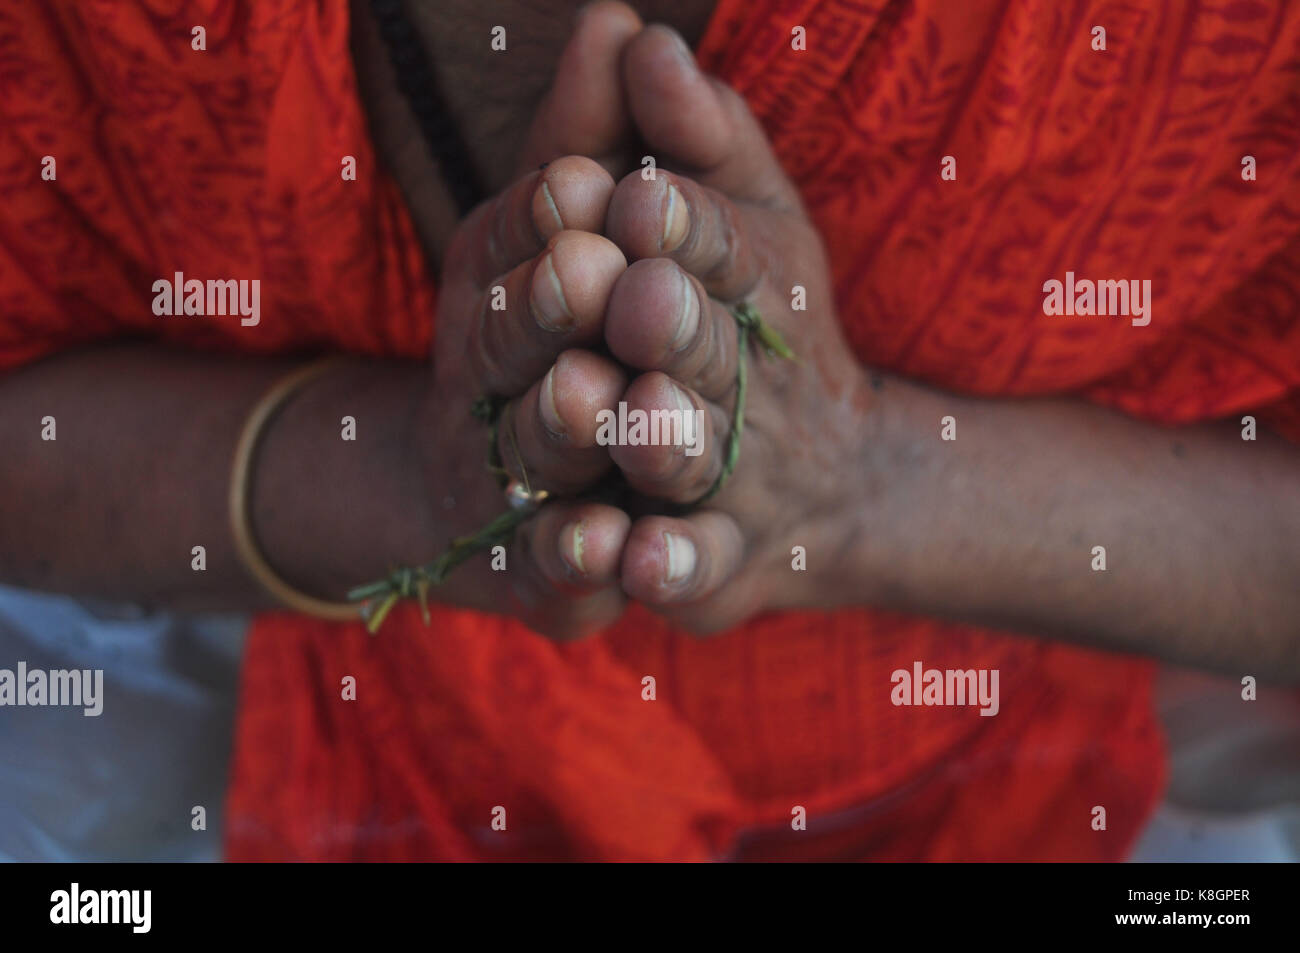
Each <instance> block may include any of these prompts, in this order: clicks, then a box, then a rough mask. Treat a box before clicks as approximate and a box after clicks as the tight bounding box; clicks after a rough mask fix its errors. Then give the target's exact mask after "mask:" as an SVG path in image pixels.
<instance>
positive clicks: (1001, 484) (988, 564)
mask: <svg viewBox="0 0 1300 953" xmlns="http://www.w3.org/2000/svg"><path fill="white" fill-rule="evenodd" d="M949 415H951V416H952V417H953V418H955V421H956V438H957V439H955V440H952V441H945V440H942V439H940V427H941V424H940V421H941V418H943V417H945V416H949ZM877 426H878V432H877V433H876V434H875V437H874V439H873V440H872V441H871V445H870V446H869V447H868V448H867V449H866V450H865V451H864V453H865V454H866V461H865V466H866V467H867V469H868V471H869V472H874V473H878V474H881V475H882V478H881V481H880V482H879V483H876V481H868V483H869V484H872V485H873V489H871V490H869V493H870V494H871V498H870V499H867V500H865V501H864V502H863V504H862V506H861V507H860V521H861V522H860V528H861V534H860V540H861V542H860V543H858V544H856V545H854V546H853V547H852V548H851V551H852V552H854V553H855V554H857V555H856V556H855V557H854V559H853V562H854V563H855V567H854V570H853V574H854V577H855V580H856V581H857V582H858V583H859V584H860V585H861V587H862V588H863V590H865V592H866V594H867V598H868V600H869V601H872V602H873V603H875V604H877V605H883V606H888V607H891V608H897V609H902V610H907V611H916V612H923V613H926V614H933V615H941V616H947V617H953V618H957V619H961V620H965V621H970V622H975V623H980V624H988V625H991V626H996V627H1004V628H1009V629H1013V630H1019V631H1022V632H1026V633H1030V634H1036V635H1045V636H1052V637H1059V638H1063V639H1067V640H1070V641H1075V642H1079V643H1082V644H1087V645H1092V646H1098V647H1105V648H1111V649H1116V650H1122V651H1126V652H1134V653H1141V654H1147V655H1152V656H1156V657H1160V658H1164V659H1167V660H1171V661H1175V662H1181V663H1185V664H1192V665H1201V666H1208V667H1212V668H1216V669H1219V670H1223V671H1228V672H1233V673H1259V672H1266V673H1268V674H1271V675H1275V676H1278V677H1286V678H1290V679H1296V678H1300V451H1297V449H1296V448H1295V447H1293V446H1291V445H1289V444H1286V443H1285V442H1284V441H1282V440H1280V439H1278V438H1276V437H1273V436H1270V435H1268V434H1267V433H1265V432H1263V431H1261V432H1260V434H1259V439H1258V440H1256V441H1253V442H1252V441H1243V440H1242V439H1241V434H1240V428H1239V427H1238V426H1235V425H1232V424H1221V425H1212V426H1195V427H1184V428H1178V429H1166V428H1159V427H1156V426H1152V425H1149V424H1144V423H1141V422H1138V421H1134V420H1131V419H1129V418H1126V417H1124V416H1122V415H1120V414H1117V413H1113V412H1110V411H1107V410H1104V409H1100V408H1096V407H1092V406H1089V405H1087V404H1085V403H1083V402H1080V401H1070V400H1021V401H1000V400H987V399H978V398H961V397H955V396H952V395H948V394H942V393H939V392H936V391H932V390H928V389H926V388H922V387H919V386H916V385H912V384H909V383H906V382H903V381H900V380H894V379H890V380H889V381H888V383H887V385H886V386H885V387H884V388H883V390H882V392H881V394H880V405H879V412H878V418H877ZM1094 547H1104V550H1105V553H1104V556H1105V569H1104V571H1103V570H1101V569H1100V568H1096V569H1094V566H1097V567H1100V560H1099V556H1100V553H1095V552H1094Z"/></svg>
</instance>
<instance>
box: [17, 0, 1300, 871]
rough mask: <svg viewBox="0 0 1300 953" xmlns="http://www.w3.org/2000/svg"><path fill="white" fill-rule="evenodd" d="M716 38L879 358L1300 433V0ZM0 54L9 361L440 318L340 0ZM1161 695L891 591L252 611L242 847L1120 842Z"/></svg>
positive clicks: (52, 36)
mask: <svg viewBox="0 0 1300 953" xmlns="http://www.w3.org/2000/svg"><path fill="white" fill-rule="evenodd" d="M195 23H202V24H204V25H205V26H206V28H207V41H208V51H207V52H206V53H196V52H193V51H192V50H191V49H190V31H191V27H192V26H193V25H194V24H195ZM795 25H801V26H803V27H805V29H806V32H807V37H808V50H807V51H806V52H797V51H793V50H791V48H790V30H791V27H792V26H795ZM1094 25H1102V26H1104V27H1105V29H1106V34H1107V50H1106V51H1105V52H1095V51H1093V50H1092V49H1091V46H1090V41H1091V29H1092V27H1093V26H1094ZM700 58H701V62H702V63H703V64H704V65H705V66H706V68H708V69H710V70H712V71H714V72H716V73H718V74H719V75H721V76H723V77H724V78H726V79H727V80H728V81H730V82H731V83H733V84H734V85H735V86H736V87H737V88H738V89H739V90H740V91H741V92H742V93H743V94H744V95H745V97H746V98H747V99H748V101H749V102H750V104H751V106H752V107H753V108H754V110H755V112H756V114H757V115H758V116H759V117H760V119H761V120H762V122H763V124H764V126H765V127H766V129H767V130H768V132H769V134H770V135H771V137H772V139H773V141H774V143H775V146H776V149H777V152H778V154H779V156H780V157H781V159H782V161H783V162H784V164H785V165H786V168H787V169H788V170H789V171H790V173H791V174H792V176H793V177H794V178H795V180H796V181H797V182H798V183H799V185H800V187H801V189H802V191H803V194H804V196H805V198H806V200H807V202H808V205H809V208H810V210H811V211H812V213H813V215H814V216H815V218H816V219H817V221H818V223H819V225H820V226H821V228H822V229H823V232H824V234H825V235H826V238H827V244H828V246H829V250H830V254H831V258H832V263H833V268H834V274H835V277H836V283H837V293H838V298H839V307H840V314H841V318H842V320H843V322H844V325H845V327H846V330H847V332H848V334H849V337H850V340H851V342H852V344H853V346H854V348H855V349H856V351H857V353H858V354H859V356H860V357H861V358H862V359H863V360H864V361H867V362H870V363H872V364H874V365H877V366H880V367H883V368H888V369H891V370H896V371H900V372H904V373H907V374H911V375H914V376H917V377H920V378H923V379H926V380H928V381H931V382H933V383H935V384H936V385H939V386H943V387H946V388H950V389H953V390H959V391H964V392H971V393H977V394H987V395H1002V396H1012V395H1014V396H1032V395H1041V394H1049V393H1051V394H1055V393H1072V394H1077V395H1080V396H1083V397H1086V398H1088V399H1091V400H1095V401H1099V402H1104V403H1107V404H1110V405H1112V406H1116V407H1119V408H1121V409H1123V410H1125V411H1127V412H1129V413H1131V414H1134V415H1136V416H1139V417H1142V418H1145V419H1149V420H1152V421H1156V422H1161V423H1173V422H1181V421H1193V420H1202V419H1207V418H1213V417H1225V416H1235V415H1237V414H1239V413H1244V412H1253V413H1257V414H1260V415H1261V416H1262V417H1264V418H1266V419H1271V420H1273V421H1275V422H1276V423H1277V424H1278V425H1279V426H1282V427H1285V428H1288V429H1290V430H1291V432H1292V433H1294V434H1298V435H1300V427H1297V426H1296V424H1297V423H1298V422H1300V413H1298V412H1297V408H1300V397H1298V396H1297V395H1300V277H1298V275H1300V158H1297V157H1298V156H1300V141H1298V140H1300V68H1298V67H1300V7H1297V6H1296V5H1288V4H1284V3H1281V2H1277V3H1266V2H1256V0H1225V2H1224V3H1222V4H1217V5H1210V4H1192V3H1186V4H1184V3H1174V2H1168V3H1152V4H1133V5H1125V4H1117V3H1111V2H1089V0H1073V2H1058V0H1004V2H998V3H992V2H976V0H971V2H964V3H951V2H947V0H913V2H877V3H866V2H852V0H802V2H794V0H723V2H722V3H721V4H720V6H719V8H718V10H717V11H716V12H715V14H714V17H713V20H712V22H711V24H710V27H709V29H708V32H707V34H706V36H705V38H704V40H703V42H702V45H701V49H700ZM0 83H2V84H3V90H2V91H0V92H2V95H0V114H2V115H3V117H4V122H3V124H0V196H2V197H3V202H0V315H2V316H3V321H0V366H16V365H18V364H21V363H23V362H26V361H30V360H33V359H35V358H37V357H40V356H42V355H45V354H49V353H54V352H57V351H59V350H62V349H65V348H69V347H73V346H76V345H80V344H87V343H92V342H96V341H104V340H109V339H115V338H120V337H122V336H125V335H140V336H148V337H153V338H163V339H167V340H170V341H174V342H178V343H183V344H185V345H187V346H191V347H195V348H203V349H215V348H223V349H238V350H242V351H246V352H249V353H257V354H267V353H279V352H285V351H290V350H298V349H305V348H333V349H340V350H347V351H355V352H364V353H370V354H388V355H403V356H410V357H414V356H419V355H422V354H424V353H426V352H427V347H428V345H429V339H430V333H431V322H430V319H429V315H430V314H431V313H432V303H433V300H434V296H433V289H432V285H431V283H430V281H429V278H428V276H427V275H426V274H425V273H424V270H423V267H422V265H421V259H420V254H419V249H418V246H417V242H416V239H415V237H414V233H413V230H412V228H411V225H410V223H409V221H408V219H407V217H406V213H405V211H404V209H403V207H402V204H401V201H400V198H399V196H398V193H397V192H396V190H395V189H394V187H393V185H392V184H391V183H390V182H389V181H388V180H387V179H385V178H384V177H383V176H382V174H381V173H380V172H379V171H378V170H377V168H376V162H375V157H374V154H373V151H372V149H371V146H370V144H369V142H368V141H367V138H366V126H365V122H364V117H363V114H362V110H361V107H360V105H359V103H358V100H357V96H356V91H355V88H354V80H353V75H352V72H351V66H350V62H349V58H348V45H347V10H346V4H345V3H344V2H343V0H316V2H308V0H259V2H257V3H251V2H250V3H233V4H232V3H226V2H217V0H209V2H204V3H197V4H188V5H179V4H177V3H175V2H173V0H167V2H164V0H135V2H130V3H126V2H118V3H108V2H102V3H72V2H65V3H60V2H52V3H48V4H35V3H33V4H23V5H21V7H20V9H18V10H16V11H15V10H12V9H5V10H3V11H0ZM45 155H51V156H54V157H55V158H56V160H57V163H58V178H57V179H56V180H54V181H44V180H42V179H41V177H40V168H41V157H43V156H45ZM345 155H352V156H355V157H356V159H357V168H358V178H357V180H356V181H355V182H344V181H342V180H341V178H340V176H339V169H340V161H341V157H342V156H345ZM1244 155H1252V156H1254V157H1255V158H1256V160H1257V163H1258V180H1257V181H1253V182H1244V181H1242V179H1241V176H1240V170H1241V160H1242V157H1243V156H1244ZM944 156H953V157H954V158H955V160H956V163H957V178H956V180H955V181H943V180H941V179H940V177H939V168H940V161H941V159H942V157H944ZM1067 270H1069V271H1074V272H1075V273H1076V274H1077V275H1078V276H1079V277H1093V278H1150V279H1151V280H1152V283H1153V290H1154V296H1155V302H1154V311H1153V317H1152V321H1151V324H1150V326H1149V327H1145V328H1135V327H1132V326H1131V325H1130V324H1129V322H1128V321H1126V320H1124V319H1117V318H1101V317H1046V316H1044V315H1043V313H1042V290H1041V289H1042V283H1043V282H1044V281H1046V280H1047V279H1049V278H1057V279H1063V278H1064V274H1065V272H1066V271H1067ZM174 271H184V272H186V273H188V274H190V275H193V276H202V277H247V278H252V277H258V278H260V279H261V281H262V321H261V324H260V325H259V326H257V327H251V328H243V327H241V326H240V325H239V322H238V320H237V319H231V318H220V317H217V318H198V317H190V318H159V317H155V316H154V315H153V314H152V312H151V310H150V301H151V299H152V294H151V291H150V288H151V284H152V282H153V281H154V280H155V279H157V278H160V277H170V275H171V274H172V273H173V272H174ZM914 660H921V661H923V662H924V663H925V665H926V666H928V667H937V668H962V669H965V668H996V669H999V670H1000V673H1001V699H1002V705H1001V712H1000V714H999V715H998V716H997V717H994V718H982V717H979V716H978V715H977V714H976V712H975V711H974V710H973V709H969V708H965V709H963V708H920V709H918V708H896V707H894V706H893V705H891V704H890V700H889V697H890V688H891V684H890V673H891V672H892V671H893V670H894V669H897V668H910V666H911V664H912V662H913V661H914ZM345 675H351V676H354V677H355V678H356V680H357V686H358V689H357V700H356V701H355V702H343V701H341V700H340V682H341V679H342V678H343V677H344V676H345ZM645 675H654V676H655V678H656V679H657V683H658V700H657V701H655V702H653V703H650V702H645V701H642V700H641V679H642V677H643V676H645ZM1150 692H1151V666H1150V665H1148V664H1147V663H1144V662H1140V661H1135V660H1129V659H1124V658H1120V657H1113V656H1103V655H1099V654H1094V653H1089V652H1084V651H1081V650H1076V649H1071V648H1068V647H1062V646H1055V645H1051V644H1048V643H1046V642H1035V641H1031V640H1027V639H1019V638H1013V637H1009V636H1005V635H1000V634H997V633H995V632H990V631H985V630H980V629H976V628H972V627H968V626H959V625H953V624H949V623H939V622H934V621H930V620H924V619H915V618H905V617H901V616H895V615H890V614H885V613H877V612H869V611H848V612H836V613H814V612H798V613H777V614H769V615H766V616H764V617H761V618H758V619H754V620H752V621H751V622H749V623H747V624H746V625H744V626H743V627H741V628H739V629H737V630H735V631H732V632H729V633H726V634H723V635H721V636H718V637H715V638H712V639H710V640H707V641H697V640H694V639H692V638H691V637H689V636H687V635H684V634H682V633H679V632H676V631H674V630H673V629H672V628H671V627H670V626H668V625H666V624H664V623H663V622H662V621H660V620H658V619H657V618H655V617H653V616H652V615H650V614H649V613H647V612H645V611H643V610H639V609H633V610H631V611H629V613H628V614H627V616H626V617H625V618H624V620H623V621H622V622H621V623H620V624H618V625H616V626H615V627H613V628H612V629H611V630H610V631H608V632H607V633H605V634H603V635H602V636H600V637H598V638H595V639H592V640H589V641H585V642H582V643H578V644H571V645H563V646H560V645H554V644H551V643H549V642H547V641H545V640H543V639H541V638H539V637H538V636H535V635H533V634H532V633H530V632H528V631H527V630H526V629H524V628H523V627H522V626H519V625H517V624H515V623H513V622H510V621H508V620H504V619H498V618H494V617H489V616H483V615H477V614H473V613H466V612H453V611H439V612H437V613H436V614H435V620H434V625H433V627H432V628H431V629H428V630H426V629H424V628H422V627H421V626H420V625H419V623H418V620H417V619H416V618H415V617H414V615H413V614H412V613H409V612H402V613H398V614H397V615H396V616H395V617H394V618H392V620H391V621H390V622H389V623H387V624H386V626H385V635H384V637H383V638H379V639H371V638H369V637H367V636H366V635H365V634H364V633H363V632H362V630H361V629H360V627H359V626H339V625H329V624H324V623H320V622H315V621H311V620H307V619H304V618H301V617H296V616H293V615H290V614H287V613H275V614H269V615H265V616H262V617H259V618H258V619H257V621H256V623H255V624H254V627H253V631H252V633H251V637H250V640H249V644H248V648H247V658H246V662H245V668H244V679H243V685H242V689H241V701H240V714H239V723H238V730H237V743H236V757H235V765H234V770H233V776H232V781H231V790H230V795H229V803H228V813H229V827H228V834H227V847H228V853H229V856H230V857H232V858H234V859H272V858H275V859H281V858H293V859H338V860H342V859H398V858H451V859H480V858H497V857H523V858H572V857H588V858H616V859H668V858H673V859H705V858H715V857H742V858H749V857H752V858H765V857H845V858H848V857H860V858H879V859H904V858H905V859H961V860H972V859H1018V860H1031V859H1083V860H1109V859H1116V858H1119V857H1121V856H1122V855H1123V854H1124V852H1125V850H1126V848H1127V846H1128V845H1129V844H1130V843H1131V841H1132V840H1133V838H1134V836H1135V834H1136V832H1137V831H1138V830H1139V829H1140V826H1141V824H1142V822H1143V821H1144V819H1145V818H1146V816H1147V814H1148V812H1149V811H1150V809H1151V807H1152V805H1153V803H1154V801H1155V799H1156V798H1157V797H1158V795H1159V791H1160V789H1161V786H1162V784H1163V779H1164V771H1165V769H1164V763H1163V750H1162V742H1161V738H1160V734H1159V731H1158V728H1157V725H1156V723H1155V719H1154V716H1153V713H1152V709H1151V704H1150ZM1098 804H1100V805H1104V806H1105V807H1106V809H1107V814H1108V830H1106V831H1105V832H1095V831H1092V830H1091V827H1090V820H1091V813H1090V812H1091V810H1092V807H1093V806H1094V805H1098ZM795 805H801V806H803V807H805V808H806V809H807V811H808V815H809V822H808V830H807V831H805V832H793V831H791V829H790V823H789V821H790V817H791V810H792V808H793V807H794V806H795ZM496 806H502V807H505V808H506V809H507V812H508V814H507V816H508V829H507V830H506V831H504V832H500V831H493V830H491V828H490V821H491V816H492V810H493V808H494V807H496Z"/></svg>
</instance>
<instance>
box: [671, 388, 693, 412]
mask: <svg viewBox="0 0 1300 953" xmlns="http://www.w3.org/2000/svg"><path fill="white" fill-rule="evenodd" d="M673 397H674V398H675V399H676V400H677V409H678V410H680V411H681V412H682V413H684V414H691V413H694V412H695V404H694V402H692V400H691V395H690V394H688V393H686V391H685V390H684V389H683V388H682V386H681V385H680V384H677V383H674V384H673Z"/></svg>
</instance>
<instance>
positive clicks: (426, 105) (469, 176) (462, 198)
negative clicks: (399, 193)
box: [370, 0, 487, 218]
mask: <svg viewBox="0 0 1300 953" xmlns="http://www.w3.org/2000/svg"><path fill="white" fill-rule="evenodd" d="M370 9H371V11H372V12H373V13H374V17H375V21H376V22H377V23H378V24H379V35H380V36H381V37H382V38H383V41H384V46H385V47H386V48H387V50H388V59H389V61H390V62H391V63H392V64H393V71H394V72H395V73H396V74H397V88H398V89H399V90H400V91H401V93H402V97H403V98H404V99H405V100H406V103H407V105H408V106H410V107H411V112H412V113H413V114H414V115H415V120H416V123H417V124H418V125H419V127H420V133H421V135H423V136H424V141H425V142H426V143H428V145H429V149H430V150H431V151H432V152H433V154H434V156H435V157H437V160H438V163H439V165H440V166H441V168H442V172H443V178H444V179H445V180H446V183H447V188H448V189H449V190H450V191H451V195H452V199H453V200H454V201H455V203H456V209H457V211H458V212H459V213H460V216H461V218H464V217H465V216H466V215H467V214H468V213H469V211H470V210H471V209H472V208H474V206H476V205H478V204H479V203H480V202H481V201H483V199H484V198H486V197H487V195H486V192H485V191H484V188H483V181H482V179H481V177H480V176H479V174H478V170H477V169H476V168H475V167H474V162H473V160H472V159H471V158H470V153H469V147H468V146H467V145H466V144H465V137H464V136H463V135H461V131H460V127H459V126H458V125H457V124H456V120H455V119H453V118H452V114H451V110H450V109H448V108H447V101H446V99H445V98H444V97H443V95H442V90H441V89H439V88H438V79H437V74H435V72H434V70H433V65H432V63H430V61H429V55H428V53H427V52H426V51H425V48H424V44H423V43H422V42H421V40H420V34H419V32H418V31H417V30H416V29H415V27H414V26H413V25H412V23H411V21H410V20H409V19H408V18H407V15H406V10H405V8H404V7H403V5H402V0H370Z"/></svg>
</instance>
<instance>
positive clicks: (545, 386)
mask: <svg viewBox="0 0 1300 953" xmlns="http://www.w3.org/2000/svg"><path fill="white" fill-rule="evenodd" d="M537 409H538V411H539V412H540V413H541V415H542V426H543V427H545V428H546V432H547V433H549V434H550V435H551V436H552V437H563V436H564V434H565V433H566V429H565V426H564V420H563V419H561V417H560V410H559V408H558V407H556V406H555V365H554V364H552V365H551V369H550V370H549V371H547V372H546V377H545V378H543V380H542V391H541V394H539V395H538V399H537Z"/></svg>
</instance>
